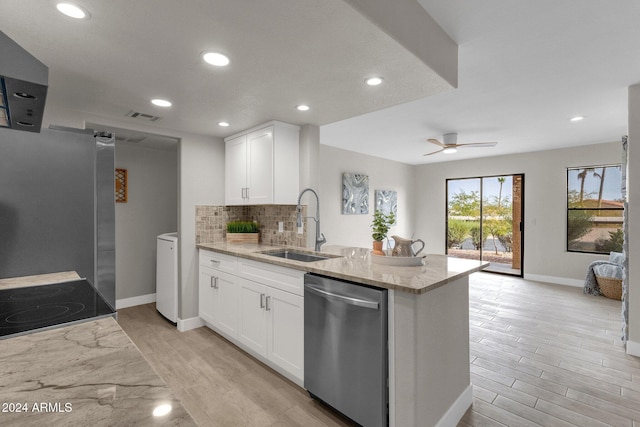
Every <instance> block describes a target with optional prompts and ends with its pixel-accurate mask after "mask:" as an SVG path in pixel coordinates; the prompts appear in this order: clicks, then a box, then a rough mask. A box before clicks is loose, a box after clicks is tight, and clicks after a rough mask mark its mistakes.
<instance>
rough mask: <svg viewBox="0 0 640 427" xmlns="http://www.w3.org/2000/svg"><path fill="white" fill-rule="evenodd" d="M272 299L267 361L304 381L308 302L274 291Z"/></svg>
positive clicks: (270, 294)
mask: <svg viewBox="0 0 640 427" xmlns="http://www.w3.org/2000/svg"><path fill="white" fill-rule="evenodd" d="M268 298H269V299H268V304H269V311H268V317H270V318H269V319H268V322H267V326H268V327H267V337H268V338H267V357H268V358H269V360H271V361H272V362H273V363H275V364H276V365H278V366H280V367H281V368H282V369H286V370H287V371H289V372H291V373H292V374H293V375H295V376H296V377H298V378H304V298H303V297H301V296H298V295H294V294H290V293H289V292H283V291H281V290H279V289H274V288H270V289H269V294H268Z"/></svg>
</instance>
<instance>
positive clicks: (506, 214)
mask: <svg viewBox="0 0 640 427" xmlns="http://www.w3.org/2000/svg"><path fill="white" fill-rule="evenodd" d="M446 185H447V248H446V252H447V254H449V255H452V256H457V257H460V258H469V259H478V260H482V261H488V262H490V265H489V267H488V268H486V269H485V271H492V272H497V273H506V274H513V275H517V276H522V256H523V253H522V224H523V203H524V197H523V195H524V194H523V191H524V175H500V176H486V177H476V178H462V179H449V180H447V183H446Z"/></svg>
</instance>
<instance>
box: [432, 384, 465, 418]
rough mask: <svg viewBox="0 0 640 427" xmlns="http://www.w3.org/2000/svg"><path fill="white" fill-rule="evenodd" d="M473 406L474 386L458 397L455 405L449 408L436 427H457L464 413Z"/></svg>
mask: <svg viewBox="0 0 640 427" xmlns="http://www.w3.org/2000/svg"><path fill="white" fill-rule="evenodd" d="M472 404H473V386H472V385H471V384H469V386H468V387H467V388H466V389H465V390H464V391H463V392H462V394H460V396H458V398H457V399H456V401H455V402H453V405H451V406H450V407H449V409H448V410H447V412H446V413H445V414H444V415H443V416H442V418H440V421H438V424H436V427H449V426H457V425H458V423H459V422H460V420H461V419H462V417H463V416H464V413H465V412H467V409H469V408H470V407H471V405H472Z"/></svg>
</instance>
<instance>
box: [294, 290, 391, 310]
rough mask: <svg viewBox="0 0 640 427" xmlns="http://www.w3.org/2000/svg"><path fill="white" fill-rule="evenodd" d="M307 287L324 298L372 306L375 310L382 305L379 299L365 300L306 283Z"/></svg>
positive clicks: (360, 305)
mask: <svg viewBox="0 0 640 427" xmlns="http://www.w3.org/2000/svg"><path fill="white" fill-rule="evenodd" d="M305 289H307V290H308V291H309V292H311V293H312V294H316V295H318V296H320V297H322V298H326V299H332V300H334V301H340V302H344V303H345V304H349V305H356V306H358V307H363V308H371V309H373V310H378V308H379V307H380V303H379V302H378V301H369V300H364V299H359V298H353V297H348V296H345V295H339V294H334V293H332V292H328V291H325V290H322V289H320V288H317V287H315V286H313V285H309V284H307V285H306V287H305Z"/></svg>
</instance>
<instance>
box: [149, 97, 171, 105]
mask: <svg viewBox="0 0 640 427" xmlns="http://www.w3.org/2000/svg"><path fill="white" fill-rule="evenodd" d="M151 103H152V104H153V105H156V106H158V107H171V105H172V104H171V101H167V100H166V99H159V98H156V99H152V100H151Z"/></svg>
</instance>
